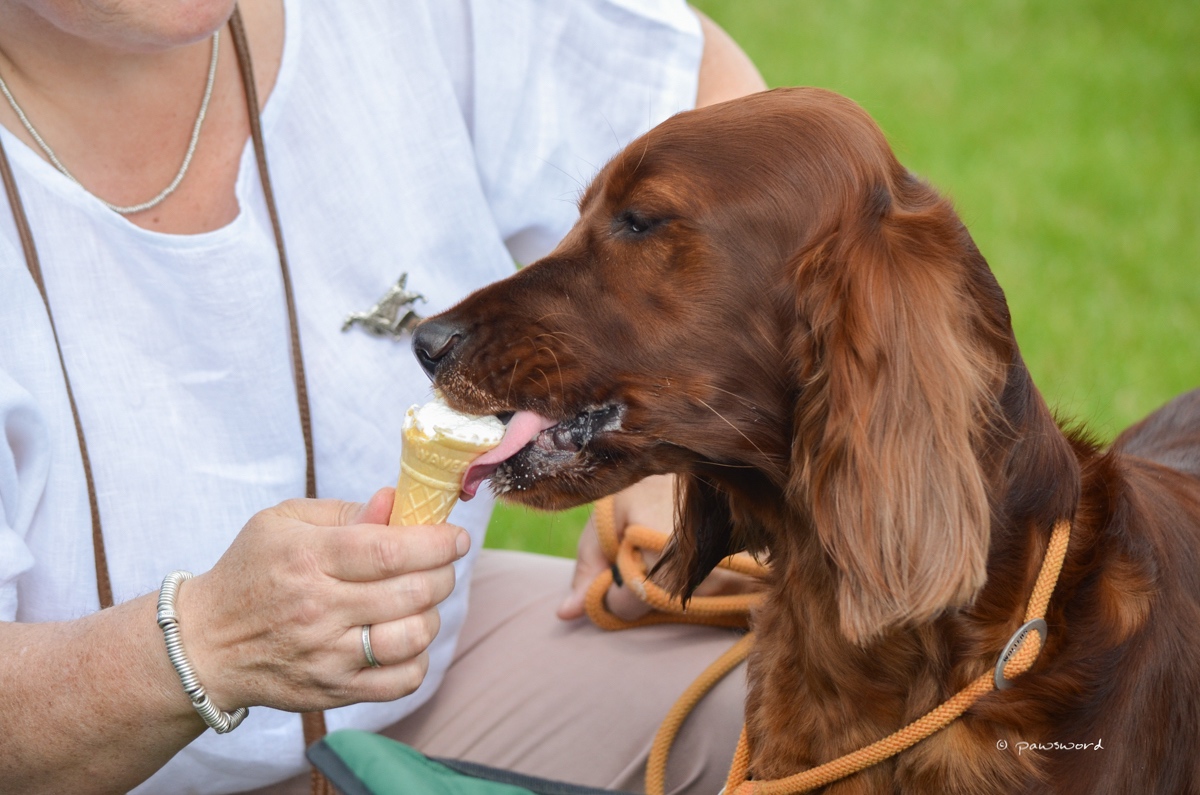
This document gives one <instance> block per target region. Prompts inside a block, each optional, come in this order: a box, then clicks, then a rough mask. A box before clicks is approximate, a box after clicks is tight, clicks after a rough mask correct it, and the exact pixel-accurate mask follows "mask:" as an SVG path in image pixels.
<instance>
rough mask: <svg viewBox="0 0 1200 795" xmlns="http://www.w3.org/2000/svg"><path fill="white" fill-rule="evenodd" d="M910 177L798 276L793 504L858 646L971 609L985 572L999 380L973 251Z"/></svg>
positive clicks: (881, 195)
mask: <svg viewBox="0 0 1200 795" xmlns="http://www.w3.org/2000/svg"><path fill="white" fill-rule="evenodd" d="M899 182H900V185H901V188H900V189H896V188H893V189H890V190H889V189H886V188H883V187H880V188H879V189H877V190H876V192H875V194H874V195H873V196H872V197H871V198H870V199H869V200H868V201H865V202H864V205H865V206H864V207H863V208H862V209H860V210H859V211H858V212H849V213H847V214H844V215H843V218H844V219H849V220H844V221H843V222H842V224H841V226H840V228H838V229H836V230H833V231H832V232H831V233H830V234H829V235H828V236H827V237H825V238H824V239H822V240H820V241H819V242H818V243H816V244H815V245H813V246H811V247H810V248H809V249H808V250H807V251H805V252H804V253H803V254H802V255H801V256H800V259H799V262H798V265H799V267H798V269H797V270H795V271H794V274H795V276H796V279H797V282H798V283H797V300H798V320H799V327H798V329H797V334H796V336H795V337H794V339H793V340H792V351H791V356H792V361H793V362H796V363H797V365H796V367H797V378H798V384H797V386H798V392H799V400H798V402H797V413H796V418H795V429H796V434H797V438H796V444H795V445H793V453H792V455H793V461H792V464H793V470H792V471H793V476H792V477H793V480H792V482H791V484H790V488H791V494H792V496H793V498H795V499H796V500H798V502H799V503H800V504H803V505H804V507H805V509H806V510H807V511H809V512H810V513H811V518H812V521H813V523H814V525H815V527H816V530H817V532H818V534H819V536H820V538H821V541H822V544H823V546H824V548H825V549H826V551H827V552H828V554H829V555H830V556H831V558H832V560H833V562H834V564H835V566H836V568H837V572H838V606H839V610H840V621H841V629H842V631H843V633H844V634H845V635H846V636H847V637H848V638H850V639H851V640H853V641H856V642H858V643H866V642H867V641H869V640H871V639H872V638H874V637H875V636H877V635H878V634H879V633H880V632H882V631H883V630H885V629H886V628H888V627H890V626H892V625H895V624H899V623H903V622H909V621H911V622H918V621H922V620H925V619H929V618H932V617H933V616H935V615H937V614H938V613H939V612H941V611H942V610H944V609H945V608H947V607H950V606H954V605H961V604H964V603H967V602H969V601H970V600H971V599H972V597H973V596H974V595H975V594H976V592H977V591H978V590H979V589H980V588H981V587H982V585H983V583H984V579H985V567H986V563H987V548H988V534H989V515H990V509H989V503H988V497H987V493H986V491H985V484H984V477H983V473H982V471H981V468H980V465H979V461H978V458H977V451H976V447H977V442H978V440H979V438H980V437H981V435H982V431H983V426H984V424H985V422H986V421H987V416H988V414H989V411H988V408H989V405H990V402H991V400H992V398H991V397H990V396H991V395H992V394H994V392H995V390H996V389H997V385H998V384H999V383H1000V382H1001V380H1002V378H1003V370H1002V367H1001V366H999V365H997V364H996V363H995V361H994V359H995V358H996V357H995V355H994V354H989V353H988V352H987V351H986V350H984V347H983V344H982V342H980V337H981V336H982V333H981V330H980V328H979V326H978V323H979V319H978V317H977V314H978V311H979V310H978V309H976V308H975V307H976V304H975V302H974V301H973V300H972V298H971V296H970V295H969V294H968V292H969V289H968V284H967V282H968V279H969V278H970V277H969V271H970V268H971V267H973V266H974V265H976V264H977V263H976V262H975V261H974V260H973V259H972V258H973V257H974V258H978V253H977V252H976V251H975V249H974V246H973V244H971V242H970V238H969V236H968V235H967V232H966V230H965V229H964V228H963V226H962V224H961V222H960V221H959V220H958V218H957V216H956V215H955V213H954V211H953V210H952V209H951V207H950V206H949V203H948V202H946V201H945V200H943V199H940V198H939V197H938V196H937V195H936V194H934V193H933V191H932V190H930V189H929V188H927V187H926V186H924V185H923V184H921V183H919V182H917V181H916V180H915V179H912V178H911V177H910V178H907V179H906V180H905V179H901V180H899ZM899 190H903V192H904V193H906V194H907V196H906V197H904V198H897V196H896V193H895V192H898V191H899ZM978 264H980V266H982V258H978ZM982 267H986V266H982Z"/></svg>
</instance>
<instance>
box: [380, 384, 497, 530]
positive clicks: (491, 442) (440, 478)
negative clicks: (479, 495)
mask: <svg viewBox="0 0 1200 795" xmlns="http://www.w3.org/2000/svg"><path fill="white" fill-rule="evenodd" d="M504 430H505V429H504V423H502V422H500V420H499V419H497V418H496V417H494V416H490V415H485V416H472V415H470V414H463V413H461V412H458V411H455V410H454V409H452V408H450V407H449V406H447V405H446V404H445V402H444V401H442V400H441V398H440V397H435V398H434V399H433V400H431V401H429V402H428V403H426V404H425V405H423V406H411V407H410V408H409V409H408V412H407V413H406V414H405V416H404V427H403V434H404V435H403V441H402V442H401V445H400V479H399V481H398V482H397V483H396V501H395V502H394V503H393V504H392V517H391V520H390V521H389V524H392V525H414V524H438V523H441V522H444V521H446V518H447V517H448V516H449V515H450V510H451V509H452V508H453V507H454V504H455V503H456V502H457V501H458V498H459V495H460V493H461V492H462V483H463V473H465V472H466V471H467V468H468V467H469V466H470V465H471V462H472V461H474V460H475V459H476V458H478V457H479V456H481V455H483V454H484V453H486V452H487V451H488V450H491V449H492V448H494V447H496V446H497V445H499V444H500V441H501V440H502V439H503V438H504ZM472 493H473V492H472Z"/></svg>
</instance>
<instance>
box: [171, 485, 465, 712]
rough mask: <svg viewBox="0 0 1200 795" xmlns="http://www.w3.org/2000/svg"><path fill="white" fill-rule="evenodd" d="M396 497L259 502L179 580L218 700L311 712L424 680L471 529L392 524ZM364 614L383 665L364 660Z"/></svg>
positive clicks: (188, 632)
mask: <svg viewBox="0 0 1200 795" xmlns="http://www.w3.org/2000/svg"><path fill="white" fill-rule="evenodd" d="M392 496H393V491H392V489H383V490H381V491H379V492H378V493H376V494H375V496H374V497H372V498H371V500H370V502H369V503H368V504H367V505H365V506H363V505H358V504H355V503H346V502H338V501H334V500H290V501H288V502H284V503H282V504H280V505H278V506H276V507H274V508H270V509H267V510H265V511H261V512H260V513H258V514H256V515H255V516H254V517H253V518H252V519H251V520H250V521H249V522H248V523H247V524H246V526H245V527H244V528H243V529H242V531H241V533H240V534H239V535H238V537H237V538H236V539H235V540H234V542H233V544H232V545H231V546H230V548H229V550H228V551H227V552H226V553H225V554H224V555H223V556H222V557H221V559H220V560H219V561H218V562H217V564H216V565H215V566H214V567H213V568H212V570H211V571H209V572H207V573H205V574H203V575H200V576H198V577H196V578H195V579H194V580H191V581H188V582H186V583H184V584H183V585H182V587H181V588H180V591H179V597H178V601H177V610H178V613H179V624H180V631H181V633H182V637H183V644H184V648H185V649H186V651H187V654H188V656H189V658H190V659H191V661H192V664H193V666H194V667H195V669H196V673H197V675H198V676H199V678H200V681H201V682H202V683H203V684H204V686H205V688H206V690H207V691H208V694H209V696H210V698H211V699H212V701H213V703H214V704H216V705H217V706H218V707H220V708H221V709H223V710H226V711H230V710H233V709H236V708H237V707H243V706H247V707H249V706H256V705H264V706H270V707H276V708H279V709H285V710H292V711H313V710H319V709H327V708H330V707H337V706H341V705H344V704H349V703H353V702H358V701H387V700H393V699H396V698H400V697H401V696H404V695H407V694H409V693H411V692H413V691H414V690H416V689H417V687H418V686H419V685H420V684H421V681H422V680H423V679H424V677H425V673H426V671H427V669H428V664H429V662H428V655H427V653H426V649H427V648H428V646H429V644H430V643H431V642H432V641H433V639H434V637H435V636H436V635H437V632H438V628H439V618H438V612H437V608H436V606H437V605H438V603H440V602H441V601H442V600H444V599H445V598H446V597H447V596H449V595H450V592H451V590H452V589H453V588H454V569H453V567H452V565H451V564H453V563H454V561H456V560H458V559H459V558H460V557H462V556H463V555H464V554H466V552H467V549H468V548H469V546H470V537H469V536H468V535H467V533H466V532H465V531H464V530H462V529H460V528H458V527H455V526H453V525H445V524H443V525H422V526H416V527H405V528H396V527H387V526H386V525H387V520H388V514H389V511H390V510H391V504H392ZM363 624H370V625H371V648H372V651H373V653H374V655H375V658H376V660H377V661H378V662H379V663H380V666H381V667H379V668H371V667H369V666H368V664H367V660H366V657H365V655H364V653H363V645H362V625H363Z"/></svg>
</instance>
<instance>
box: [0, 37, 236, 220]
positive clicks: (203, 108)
mask: <svg viewBox="0 0 1200 795" xmlns="http://www.w3.org/2000/svg"><path fill="white" fill-rule="evenodd" d="M220 37H221V31H220V30H218V31H216V32H215V33H213V35H212V57H211V58H210V59H209V63H208V82H207V83H206V84H205V86H204V100H203V101H202V102H201V103H200V112H199V113H198V114H196V123H195V125H193V126H192V138H191V140H190V141H189V142H188V148H187V153H186V154H184V156H183V163H182V164H181V165H180V166H179V173H177V174H176V175H175V179H173V180H171V184H170V185H168V186H167V187H165V188H163V190H162V192H161V193H159V194H158V195H157V196H155V197H154V198H153V199H150V200H149V201H144V202H142V203H141V204H131V205H128V206H125V207H122V206H120V205H116V204H112V203H111V202H107V201H105V200H104V199H101V198H100V197H99V196H96V194H94V193H92V195H93V196H95V197H96V199H97V200H98V201H99V202H100V203H101V204H103V205H104V206H105V207H107V208H108V209H110V210H112V211H113V212H116V213H120V214H121V215H133V214H134V213H140V212H141V211H142V210H149V209H150V208H151V207H157V206H158V205H159V204H162V202H163V200H164V199H166V198H167V197H168V196H170V195H171V194H172V193H174V192H175V189H176V188H178V187H179V183H180V182H183V177H184V175H185V174H187V171H188V167H189V166H190V165H191V164H192V155H193V154H195V152H196V143H197V142H198V141H199V140H200V125H201V124H203V123H204V116H205V114H206V113H208V101H209V99H211V98H212V90H213V83H214V82H216V76H217V54H218V52H219V51H220V41H221V39H220ZM0 92H3V93H4V98H5V99H7V100H8V104H9V105H11V106H12V109H13V111H14V112H15V113H16V114H17V118H18V119H20V120H21V124H23V125H24V126H25V129H26V131H27V132H28V133H29V134H30V136H32V137H33V140H34V141H36V142H37V145H38V146H39V147H40V148H41V150H42V151H43V152H45V153H46V157H48V158H49V159H50V162H51V163H52V164H53V165H54V167H55V168H57V169H58V170H59V171H60V172H61V173H62V175H63V176H64V177H66V178H67V179H69V180H71V181H72V182H74V183H75V184H76V185H78V186H79V187H81V188H83V189H84V190H87V188H85V187H84V186H83V183H82V182H80V181H79V180H78V179H76V178H75V175H74V174H72V173H71V172H70V171H68V170H67V167H66V166H64V165H63V164H62V162H61V161H60V160H59V159H58V155H56V154H54V150H53V149H51V148H50V145H49V144H48V143H46V141H45V140H44V139H43V138H42V136H41V135H40V134H39V133H38V131H37V130H36V129H34V126H33V123H32V122H31V121H29V117H28V116H26V115H25V111H23V110H21V106H20V105H18V104H17V100H16V99H15V98H14V97H13V95H12V92H11V91H9V90H8V84H7V83H5V82H4V78H3V77H2V76H0ZM88 193H91V191H88Z"/></svg>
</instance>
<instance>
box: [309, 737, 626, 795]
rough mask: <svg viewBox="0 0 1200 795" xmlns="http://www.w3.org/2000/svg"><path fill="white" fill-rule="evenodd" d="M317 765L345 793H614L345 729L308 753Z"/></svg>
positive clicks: (463, 794) (448, 794)
mask: <svg viewBox="0 0 1200 795" xmlns="http://www.w3.org/2000/svg"><path fill="white" fill-rule="evenodd" d="M308 759H309V761H310V762H312V763H313V766H314V767H316V768H317V769H318V770H320V771H321V772H322V773H324V774H325V777H326V778H328V779H329V781H330V782H331V783H332V784H333V785H334V786H335V787H337V789H338V790H339V791H340V792H342V793H343V795H613V791H612V790H599V789H594V788H591V787H581V786H578V785H575V784H565V783H562V782H557V781H548V780H546V779H540V778H534V777H533V776H525V775H522V774H520V773H511V772H509V771H506V770H497V769H495V768H490V767H486V766H484V765H477V764H474V763H472V762H461V761H456V760H449V759H441V760H438V759H431V758H429V757H427V756H425V755H424V754H422V753H421V752H419V751H417V750H415V749H413V748H410V747H408V746H407V745H404V744H403V743H398V742H396V741H395V740H392V739H389V738H387V737H383V736H381V735H378V734H373V733H371V732H364V731H358V730H354V729H343V730H341V731H336V732H333V733H332V734H329V735H326V736H325V738H324V739H322V740H321V741H320V742H318V743H315V744H314V745H313V746H312V747H311V748H309V749H308Z"/></svg>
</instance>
